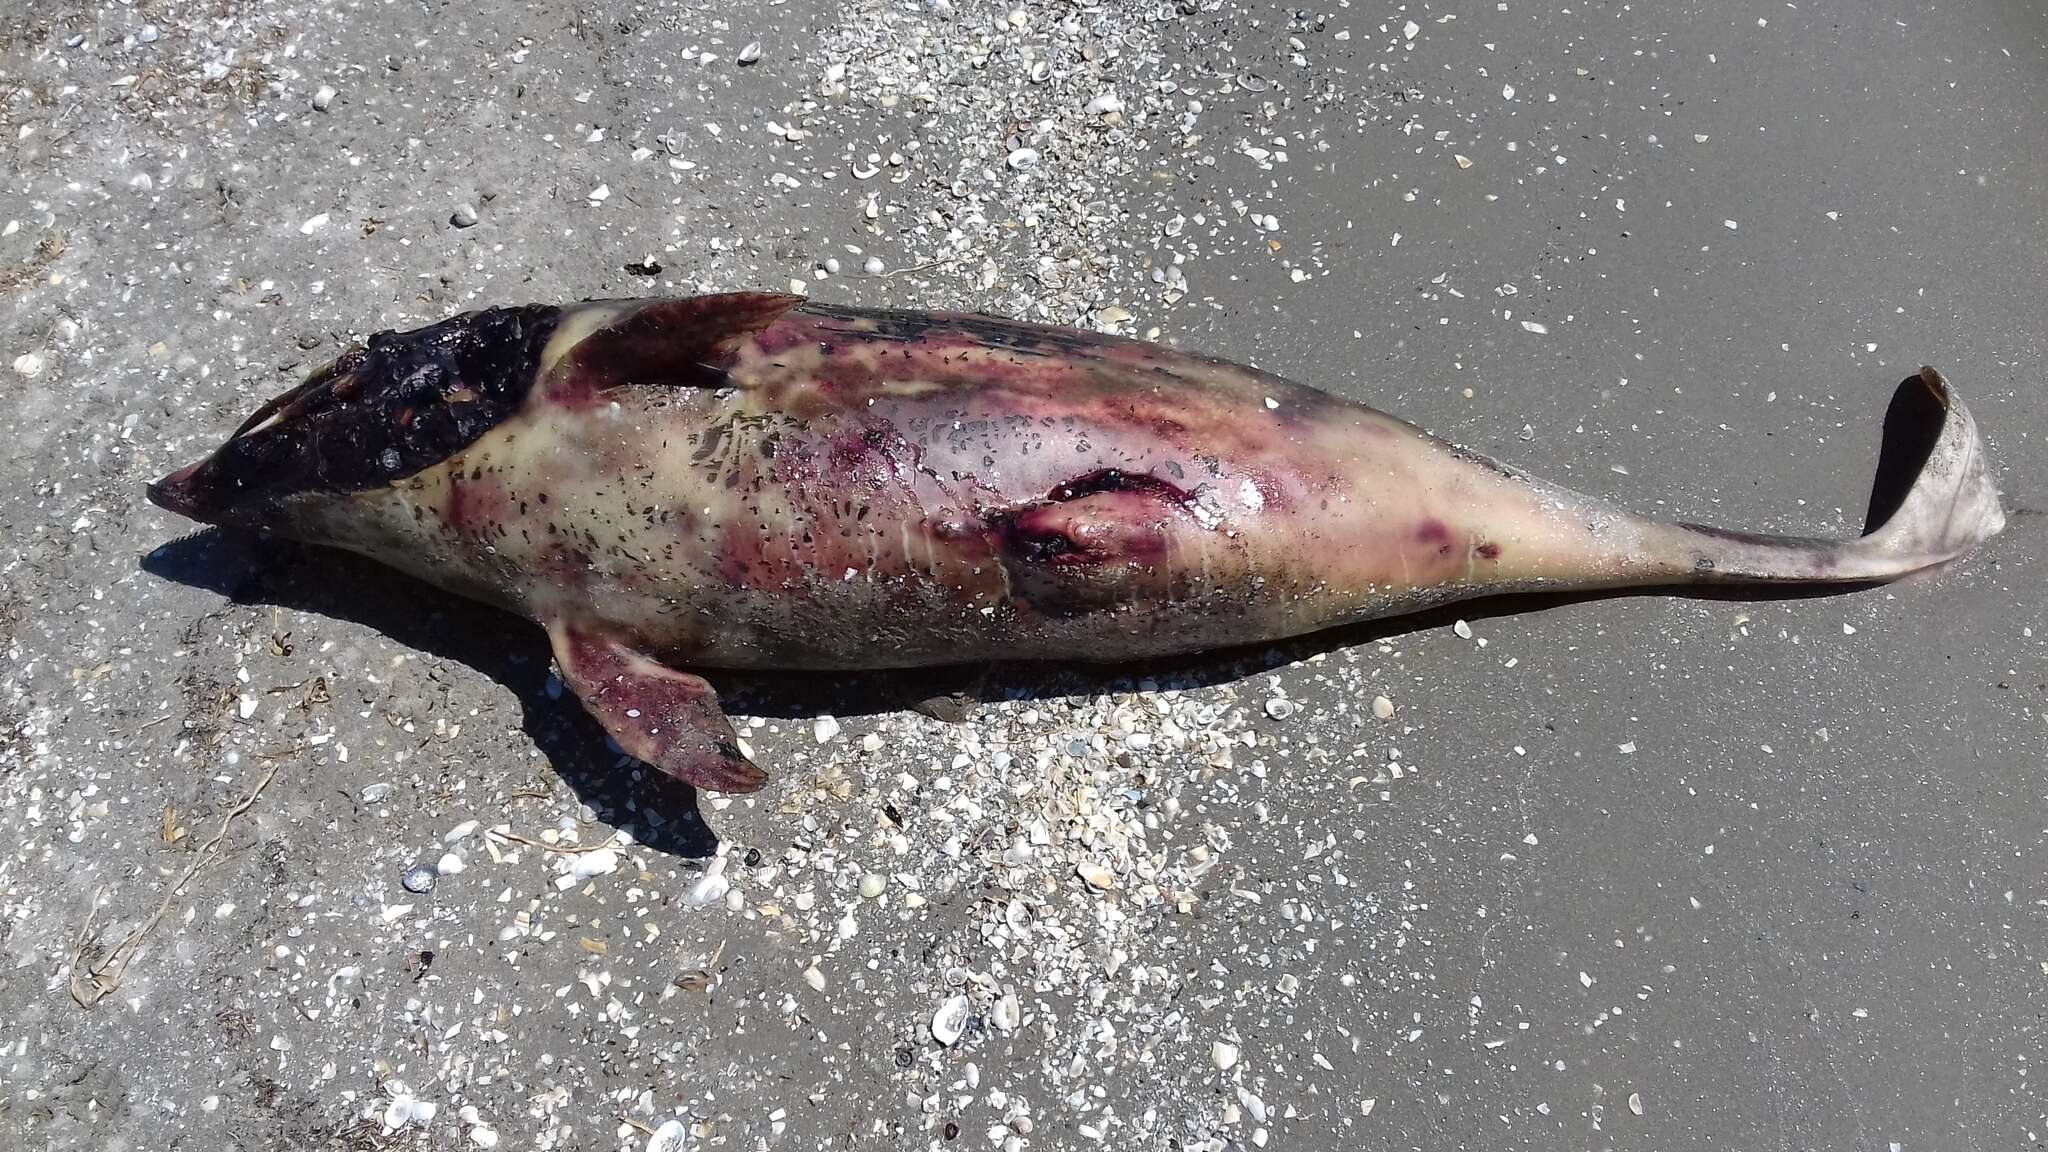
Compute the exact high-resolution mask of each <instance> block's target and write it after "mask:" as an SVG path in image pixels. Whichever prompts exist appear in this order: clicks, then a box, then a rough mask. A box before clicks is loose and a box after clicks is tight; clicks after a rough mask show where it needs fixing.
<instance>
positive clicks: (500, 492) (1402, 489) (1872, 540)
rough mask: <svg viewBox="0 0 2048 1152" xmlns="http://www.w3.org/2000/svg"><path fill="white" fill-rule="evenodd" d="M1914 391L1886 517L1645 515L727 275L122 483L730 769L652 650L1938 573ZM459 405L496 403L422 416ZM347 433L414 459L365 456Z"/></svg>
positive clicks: (330, 376)
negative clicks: (1903, 456)
mask: <svg viewBox="0 0 2048 1152" xmlns="http://www.w3.org/2000/svg"><path fill="white" fill-rule="evenodd" d="M380 341H381V343H380ZM1914 387H1915V388H1917V389H1922V390H1924V395H1921V396H1920V402H1921V403H1922V405H1923V407H1925V408H1926V411H1925V412H1923V413H1921V414H1919V415H1918V416H1916V417H1915V421H1916V422H1917V424H1918V425H1919V426H1920V430H1921V431H1923V432H1925V433H1926V434H1927V435H1926V436H1925V437H1923V439H1931V443H1929V444H1927V445H1925V447H1926V451H1927V456H1926V459H1925V461H1924V464H1923V465H1922V467H1921V469H1920V473H1919V475H1918V478H1917V481H1916V482H1915V483H1914V484H1913V485H1912V487H1911V488H1910V489H1909V490H1907V491H1906V492H1905V495H1904V496H1903V498H1902V500H1901V503H1900V506H1899V509H1898V511H1897V512H1896V513H1895V514H1894V515H1893V516H1892V517H1891V518H1890V519H1889V520H1888V521H1887V522H1886V523H1885V524H1883V525H1882V526H1881V527H1879V528H1878V529H1876V530H1875V531H1873V532H1872V533H1871V534H1869V535H1866V536H1864V537H1863V538H1861V539H1859V540H1854V541H1806V540H1789V539H1785V538H1778V537H1755V536H1744V535H1740V534H1732V533H1720V532H1716V531H1714V530H1707V529H1696V528H1691V527H1687V526H1682V525H1671V524H1665V523H1659V522H1654V521H1647V520H1643V519H1640V518H1638V517H1635V516H1632V515H1630V514H1628V513H1626V512H1624V511H1621V510H1619V509H1617V508H1614V507H1613V506H1611V505H1608V504H1605V503H1602V502H1600V501H1598V500H1595V499H1592V498H1590V497H1586V496H1582V495H1579V494H1577V493H1573V492H1569V491H1566V490H1564V489H1560V488H1557V487H1554V486H1552V485H1549V484H1546V483H1543V482H1541V481H1538V480H1535V479H1534V478H1531V477H1528V476H1525V475H1523V474H1521V473H1519V472H1516V471H1515V470H1513V469H1510V468H1507V467H1505V466H1503V465H1501V464H1498V463H1495V462H1493V461H1491V460H1487V459H1485V458H1483V457H1479V456H1476V455H1474V454H1471V453H1468V452H1464V451H1462V450H1459V449H1456V448H1453V447H1452V446H1450V445H1447V444H1444V443H1443V442H1441V441H1438V440H1436V439H1434V438H1432V437H1430V436H1428V435H1427V434H1426V433H1423V432H1422V431H1420V430H1419V429H1416V428H1414V427H1413V426H1411V425H1408V424H1405V423H1403V422H1401V421H1399V420H1396V419H1394V418H1392V417H1390V416H1386V415H1384V414H1382V413H1379V412H1376V411H1374V410H1372V409H1370V408H1366V407H1364V406H1361V405H1357V404H1353V403H1350V402H1347V401H1344V400H1342V399H1339V398H1337V397H1334V396H1331V395H1329V394H1327V393H1324V392H1321V391H1317V390H1315V389H1312V388H1307V387H1304V386H1302V385H1298V384H1294V383H1291V382H1289V381H1286V380H1282V379H1279V378H1277V377H1274V376H1272V375H1270V374H1267V373H1263V372H1260V371H1257V370H1255V369H1252V368H1248V367H1244V366H1242V365H1237V364H1232V363H1229V362H1226V361H1221V360H1214V359H1209V358H1205V357H1201V356H1195V355H1190V354H1187V353H1183V352H1179V351H1175V350H1172V349H1168V348H1163V347H1159V346H1156V345H1151V344H1144V343H1140V342H1136V341H1131V340H1124V339H1118V338H1113V337H1108V336H1098V335H1093V334H1088V333H1081V332H1075V331H1071V330H1066V329H1057V328H1047V327H1041V326H1034V325H1027V324H1020V323H1014V322H1010V321H1004V320H996V319H991V318H988V317H983V316H969V315H959V314H930V313H906V312H882V311H870V310H861V309H850V308H839V307H832V306H827V305H822V304H813V303H805V302H804V301H802V300H801V299H800V298H798V297H792V296H776V295H768V294H758V293H738V294H732V295H725V296H707V297H696V298H691V299H682V300H657V301H608V302H597V303H589V304H583V305H576V306H572V307H568V308H562V309H523V310H492V311H490V312H485V313H477V314H472V315H470V316H466V317H459V318H457V319H455V320H452V321H448V322H446V323H445V324H443V325H439V326H436V327H435V328H432V329H423V330H421V331H420V332H418V333H409V334H384V335H382V336H380V337H377V338H375V339H373V340H372V342H371V347H370V350H369V352H367V353H351V354H350V356H349V357H344V358H343V360H342V361H339V362H337V364H336V365H335V366H334V367H333V368H330V369H328V370H326V371H325V372H324V373H322V374H317V375H316V376H315V377H314V378H313V380H310V381H309V382H308V384H306V385H303V386H302V387H301V389H299V390H297V391H295V392H294V393H293V394H290V395H288V396H287V397H284V398H281V400H280V401H279V402H274V405H275V407H276V410H275V411H270V410H266V412H264V413H259V419H257V420H254V421H252V423H255V424H257V425H258V426H257V427H255V428H249V427H247V426H245V428H244V430H243V431H242V432H240V433H238V434H237V436H236V437H235V438H234V439H232V440H230V441H229V443H228V444H227V445H224V446H223V448H222V449H221V450H220V451H219V452H217V453H216V454H215V455H214V456H213V457H210V458H209V459H208V460H206V461H202V462H201V463H200V464H197V465H194V466H192V467H191V468H187V469H184V470H181V471H180V472H178V473H175V474H173V475H172V476H170V477H167V478H166V479H165V480H163V481H161V482H159V483H158V484H157V485H154V486H152V488H151V493H150V494H151V498H152V499H153V500H155V501H156V502H157V503H159V504H162V505H164V506H165V507H168V508H171V509H172V510H174V511H178V512H180V513H183V514H185V515H187V516H191V517H194V518H196V519H201V520H207V521H210V522H216V523H234V524H245V525H251V526H256V527H262V528H267V529H271V530H275V531H279V532H283V533H286V534H289V535H293V536H297V537H299V538H302V539H306V540H310V541H314V542H318V543H326V544H333V545H338V546H340V547H344V548H350V549H353V550H355V551H358V552H362V553H365V554H367V555H370V556H372V557H375V558H377V559H380V560H383V561H385V562H387V563H390V564H392V565H394V566H396V567H399V568H401V569H405V570H407V571H410V572H412V573H414V574H416V575H418V576H420V577H422V578H424V579H427V580H429V581H431V582H434V583H437V584H440V585H442V586H444V587H448V588H451V589H453V590H455V591H458V592H461V593H464V594H466V595H471V596H475V597H478V598H481V599H484V600H488V601H491V602H494V603H497V604H500V605H502V606H504V607H506V608H509V609H511V610H513V611H515V612H519V613H522V614H524V615H526V616H528V617H530V618H532V619H534V620H537V621H539V622H541V623H543V624H545V625H546V626H547V627H548V629H549V633H550V636H551V638H552V639H553V641H554V646H555V652H556V657H557V660H558V663H559V664H560V665H561V668H562V674H563V679H564V681H565V682H566V683H567V684H568V685H569V686H570V687H571V688H572V689H573V690H575V691H576V692H577V694H578V695H579V696H580V697H581V698H582V699H583V701H584V703H585V705H586V707H588V708H589V709H590V711H591V712H592V713H593V714H594V715H595V716H596V717H597V718H598V719H599V720H600V722H602V723H603V724H604V726H605V727H606V729H607V730H608V731H609V732H610V733H611V734H612V736H613V737H614V738H615V739H616V740H617V741H618V743H619V745H620V747H622V748H624V749H625V750H626V751H627V752H629V753H631V754H633V755H635V756H638V757H640V758H642V759H644V760H648V761H650V762H652V763H655V764H656V765H658V766H659V767H661V768H663V769H664V770H665V771H668V772H670V773H672V774H674V775H676V776H678V777H680V778H682V779H685V780H688V781H690V782H692V783H696V784H700V785H703V786H707V787H714V788H720V789H725V790H733V791H751V790H752V789H754V788H758V787H759V786H760V785H761V783H762V782H763V780H764V779H765V777H763V776H762V774H761V773H760V771H759V769H758V768H755V767H754V766H753V765H752V764H750V763H748V762H747V761H746V759H745V758H744V756H742V755H741V754H740V752H739V749H738V745H737V742H736V740H735V739H734V738H733V735H732V730H731V727H730V725H729V724H728V723H727V722H726V720H725V718H724V716H723V714H722V713H721V712H720V711H719V709H718V704H717V699H716V696H715V695H714V694H713V692H712V690H711V688H710V686H709V685H708V684H706V683H705V682H704V681H703V680H702V679H700V678H698V677H696V676H693V675H689V674H687V673H683V672H679V671H676V670H675V669H674V666H678V665H680V666H694V667H713V668H766V669H795V668H805V669H863V668H879V667H902V666H913V665H929V664H945V663H957V662H966V661H984V660H998V659H1067V660H1085V661H1102V660H1123V659H1131V658H1136V657H1144V656H1155V655H1162V654H1169V653H1178V652H1188V651H1194V650H1200V649H1209V648H1216V647H1223V646H1229V645H1235V644H1242V643H1249V642H1256V641H1263V640H1272V639H1278V638H1283V637H1290V636H1296V635H1300V634H1303V633H1307V632H1312V631H1315V630H1318V629H1322V628H1327V627H1330V626H1333V625H1337V624H1341V623H1346V622H1350V621H1357V620H1363V619H1369V618H1372V617H1376V616H1383V615H1388V614H1392V613H1397V612H1402V611H1410V610H1414V609H1417V608H1421V607H1424V606H1428V605H1431V604H1436V603H1441V602H1445V601H1449V600H1455V599H1460V598H1464V597H1471V596H1477V595H1484V594H1489V593H1495V592H1502V591H1510V590H1524V589H1534V588H1601V587H1615V586H1623V585H1645V584H1665V583H1684V582H1699V581H1729V580H1747V581H1855V580H1870V579H1885V578H1889V577H1892V576H1897V575H1901V574H1903V573H1905V572H1908V571H1911V570H1914V569H1916V568H1920V567H1924V566H1926V565H1929V564H1933V563H1938V562H1940V561H1942V560H1946V559H1948V558H1950V557H1952V556H1955V555H1958V554H1960V553H1961V552H1964V551H1967V550H1968V549H1969V548H1971V547H1973V546H1974V545H1975V544H1976V543H1978V542H1979V541H1981V540H1982V539H1984V538H1986V537H1988V536H1989V535H1991V534H1993V533H1995V532H1997V531H1998V530H1999V528H2000V526H2001V525H2002V517H2001V515H2000V513H1999V509H1998V503H1997V498H1996V493H1995V491H1994V490H1993V489H1992V486H1991V483H1990V480H1989V479H1988V476H1987V474H1986V468H1985V464H1984V460H1983V456H1982V451H1981V446H1980V445H1979V442H1978V440H1977V437H1976V432H1975V426H1974V424H1973V423H1972V422H1971V420H1970V417H1969V415H1968V413H1967V412H1966V411H1964V409H1963V408H1962V406H1961V405H1960V403H1958V402H1956V401H1955V400H1954V399H1953V397H1952V395H1951V394H1950V393H1949V392H1948V390H1947V388H1946V385H1945V384H1944V383H1943V382H1942V381H1941V380H1940V377H1939V376H1938V375H1936V374H1935V373H1934V372H1933V370H1932V369H1928V370H1926V371H1925V373H1923V376H1922V378H1921V380H1920V381H1919V382H1918V383H1917V384H1916V385H1914ZM337 391H347V392H348V393H349V395H348V396H347V397H344V398H342V399H336V398H334V396H333V393H335V392H337ZM479 397H482V398H483V399H484V400H485V401H488V402H490V403H494V404H499V405H511V400H508V399H507V398H508V397H510V398H512V399H513V400H516V401H517V402H516V406H509V407H508V410H506V411H504V412H502V413H498V412H495V410H494V411H493V412H492V413H486V414H484V415H486V416H492V417H493V419H491V420H490V421H489V422H488V423H487V426H485V427H482V428H481V429H479V428H478V427H477V425H478V424H479V423H484V420H483V417H481V416H480V415H479V413H478V412H477V411H476V409H475V408H473V407H467V408H462V409H461V412H460V413H459V414H458V416H459V418H458V416H451V415H449V412H448V410H449V409H450V407H451V406H457V405H473V404H475V403H478V402H479V400H478V398H479ZM521 397H523V399H522V398H521ZM1896 408H1897V405H1896V403H1895V409H1896ZM323 421H324V422H323ZM392 429H397V430H400V431H403V432H404V435H401V434H400V431H392ZM295 437H296V439H295ZM351 437H354V438H356V439H359V440H361V441H362V443H364V444H383V443H386V442H387V441H389V442H396V443H401V444H403V445H404V446H405V447H406V448H407V451H408V452H409V453H410V454H411V455H412V456H418V455H422V454H425V455H428V456H433V455H434V454H435V453H436V452H439V453H440V456H439V458H438V459H435V460H433V461H432V462H430V463H427V464H425V465H423V466H419V467H416V468H409V469H402V470H403V471H404V474H403V475H400V476H396V477H392V476H389V475H386V472H387V471H389V467H388V466H390V465H392V463H393V459H392V457H391V456H390V455H388V454H382V453H380V459H381V463H380V462H379V461H373V460H365V459H359V458H355V457H352V456H351V451H350V448H349V445H350V444H351V443H353V442H354V441H353V440H351ZM437 438H438V439H437ZM307 445H313V446H315V448H317V451H316V450H313V449H309V448H308V447H307ZM357 455H358V456H360V455H363V453H361V452H358V453H357ZM309 456H310V457H312V458H317V460H318V461H320V464H319V466H318V467H312V466H295V467H296V471H294V472H293V473H292V475H291V476H290V477H289V478H287V479H284V480H280V479H278V477H277V474H276V471H275V469H274V468H271V467H268V466H264V467H255V466H252V465H251V464H250V463H249V462H250V461H257V462H264V461H277V460H299V459H301V458H304V457H309Z"/></svg>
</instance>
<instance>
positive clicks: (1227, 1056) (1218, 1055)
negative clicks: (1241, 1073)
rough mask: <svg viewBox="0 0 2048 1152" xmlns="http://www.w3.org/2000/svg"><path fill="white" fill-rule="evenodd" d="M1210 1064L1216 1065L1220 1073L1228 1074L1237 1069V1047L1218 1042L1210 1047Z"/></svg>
mask: <svg viewBox="0 0 2048 1152" xmlns="http://www.w3.org/2000/svg"><path fill="white" fill-rule="evenodd" d="M1209 1063H1211V1064H1214V1065H1216V1069H1217V1071H1219V1072H1228V1071H1230V1070H1231V1069H1232V1068H1235V1067H1237V1045H1235V1044H1231V1043H1227V1042H1225V1041H1222V1040H1217V1041H1214V1042H1212V1043H1211V1044H1210V1045H1209Z"/></svg>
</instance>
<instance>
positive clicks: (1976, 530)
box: [1671, 368, 2005, 584]
mask: <svg viewBox="0 0 2048 1152" xmlns="http://www.w3.org/2000/svg"><path fill="white" fill-rule="evenodd" d="M2004 527H2005V512H2004V511H2003V509H2001V508H2000V507H1999V503H1998V490H1997V488H1996V487H1995V486H1994V484H1993V482H1992V479H1991V468H1990V464H1989V462H1988V461H1986V459H1985V457H1984V442H1983V440H1982V438H1980V437H1979V436H1978V434H1977V422H1976V421H1975V420H1973V419H1971V418H1970V412H1969V410H1968V409H1967V408H1964V407H1963V402H1962V400H1961V399H1960V398H1958V397H1957V396H1956V394H1955V392H1954V390H1953V389H1951V388H1950V387H1949V385H1948V381H1946V380H1944V379H1942V376H1941V373H1939V372H1937V371H1935V370H1934V369H1932V368H1922V369H1921V370H1920V372H1919V374H1918V375H1917V376H1913V377H1910V378H1908V379H1907V380H1906V381H1905V382H1903V383H1901V384H1900V385H1899V389H1898V391H1897V392H1896V393H1894V394H1893V396H1892V403H1891V407H1890V409H1889V410H1887V411H1886V413H1885V427H1884V447H1883V449H1882V450H1881V452H1880V454H1879V457H1878V466H1877V480H1876V482H1875V483H1874V484H1873V485H1872V487H1871V493H1870V512H1869V515H1868V517H1867V518H1866V521H1865V525H1864V530H1863V531H1864V534H1863V536H1861V537H1860V538H1858V539H1855V540H1823V539H1811V538H1804V537H1796V536H1760V535H1752V534H1749V533H1743V532H1728V531H1724V530H1722V529H1718V528H1708V527H1704V526H1701V525H1697V524H1679V525H1674V526H1672V527H1671V531H1673V532H1675V533H1677V534H1678V536H1679V539H1678V540H1676V541H1673V542H1672V543H1674V544H1675V545H1676V546H1677V547H1678V548H1680V549H1681V550H1683V551H1684V552H1685V553H1686V554H1687V555H1688V559H1689V561H1690V572H1689V573H1687V574H1686V575H1687V577H1688V578H1689V579H1691V580H1693V581H1696V582H1700V583H1772V584H1778V583H1863V582H1869V581H1884V580H1892V579H1896V578H1898V577H1900V576H1904V575H1906V574H1908V573H1911V572H1915V571H1918V570H1920V569H1922V568H1928V567H1932V566H1933V565H1936V564H1940V563H1942V562H1944V561H1947V560H1952V559H1954V558H1956V557H1957V556H1961V555H1962V554H1964V553H1966V552H1968V551H1970V550H1971V549H1973V548H1975V547H1976V546H1977V545H1979V544H1981V543H1983V542H1984V541H1986V540H1988V539H1990V538H1991V537H1993V536H1995V535H1997V534H1998V533H1999V531H2000V530H2002V529H2003V528H2004Z"/></svg>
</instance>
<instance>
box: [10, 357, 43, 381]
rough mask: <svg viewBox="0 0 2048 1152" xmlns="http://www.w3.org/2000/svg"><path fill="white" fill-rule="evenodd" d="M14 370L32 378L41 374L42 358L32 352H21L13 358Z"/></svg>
mask: <svg viewBox="0 0 2048 1152" xmlns="http://www.w3.org/2000/svg"><path fill="white" fill-rule="evenodd" d="M14 370H15V371H16V372H17V373H19V374H21V375H22V376H25V377H27V378H28V379H31V380H33V379H35V378H36V377H38V376H40V375H42V374H43V358H42V357H41V356H38V355H36V354H35V353H33V352H23V353H22V354H21V355H19V356H16V357H15V358H14Z"/></svg>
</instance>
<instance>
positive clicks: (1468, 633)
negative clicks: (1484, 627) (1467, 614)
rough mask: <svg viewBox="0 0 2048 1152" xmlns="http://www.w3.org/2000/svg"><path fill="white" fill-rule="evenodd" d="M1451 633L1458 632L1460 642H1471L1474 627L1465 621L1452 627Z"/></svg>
mask: <svg viewBox="0 0 2048 1152" xmlns="http://www.w3.org/2000/svg"><path fill="white" fill-rule="evenodd" d="M1451 631H1453V632H1456V633H1457V634H1458V639H1460V640H1470V639H1471V638H1472V626H1471V625H1470V624H1467V623H1465V622H1464V621H1463V620H1460V621H1458V622H1457V623H1455V624H1453V625H1451Z"/></svg>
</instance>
